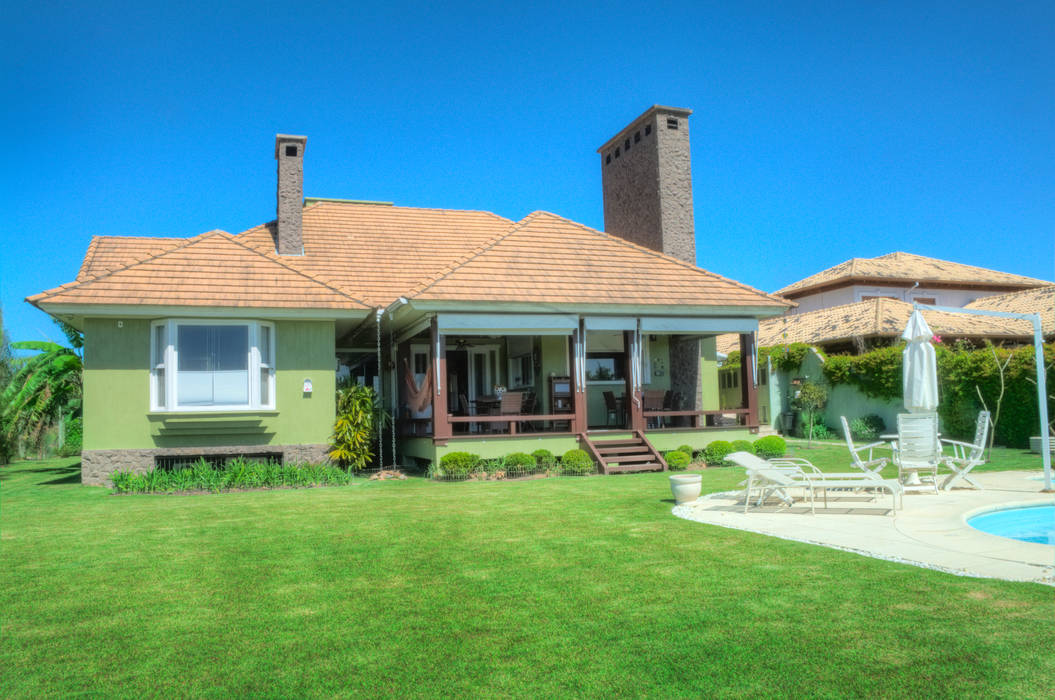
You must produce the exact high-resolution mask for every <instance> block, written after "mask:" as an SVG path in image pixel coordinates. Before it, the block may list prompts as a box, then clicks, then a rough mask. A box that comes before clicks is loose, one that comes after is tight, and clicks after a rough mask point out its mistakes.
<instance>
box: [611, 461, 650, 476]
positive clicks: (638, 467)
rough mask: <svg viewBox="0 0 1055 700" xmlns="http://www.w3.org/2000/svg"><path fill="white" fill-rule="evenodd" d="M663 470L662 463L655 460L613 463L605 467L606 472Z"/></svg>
mask: <svg viewBox="0 0 1055 700" xmlns="http://www.w3.org/2000/svg"><path fill="white" fill-rule="evenodd" d="M659 471H663V465H662V464H657V463H655V462H648V463H646V464H613V465H611V466H608V467H606V468H605V473H606V474H627V473H632V472H659Z"/></svg>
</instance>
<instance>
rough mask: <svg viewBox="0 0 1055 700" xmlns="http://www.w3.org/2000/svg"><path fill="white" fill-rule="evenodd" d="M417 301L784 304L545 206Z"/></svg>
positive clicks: (427, 287) (432, 283)
mask: <svg viewBox="0 0 1055 700" xmlns="http://www.w3.org/2000/svg"><path fill="white" fill-rule="evenodd" d="M406 296H407V297H408V298H412V299H419V300H444V301H469V300H477V299H487V300H490V301H506V302H529V301H530V302H543V303H555V304H556V303H593V304H657V305H659V304H662V305H670V304H690V305H715V306H721V305H742V306H756V307H773V308H775V309H780V308H786V307H787V306H789V303H788V302H787V301H786V300H784V299H780V298H778V297H775V296H773V295H770V294H766V293H765V292H760V291H759V290H757V289H753V288H751V287H748V286H747V285H744V284H740V283H739V282H734V281H732V280H730V279H726V278H725V277H720V276H719V275H716V274H713V273H711V272H707V271H706V270H701V269H699V268H698V267H696V266H695V265H690V264H688V263H685V262H682V261H680V260H677V259H675V258H672V257H669V256H666V255H662V254H660V253H657V252H655V251H653V250H650V249H648V248H643V247H641V246H638V245H635V244H633V243H630V242H628V241H626V240H624V239H622V238H619V237H618V236H612V235H609V234H606V233H603V232H601V231H597V230H594V229H591V228H589V227H587V226H583V225H582V224H578V223H575V222H574V221H569V220H568V219H565V218H562V217H560V216H557V215H555V214H550V213H548V212H534V213H533V214H531V215H529V216H527V217H526V218H524V219H523V220H521V221H520V222H518V223H517V224H516V225H515V226H513V227H512V228H510V229H509V230H508V231H507V232H506V233H504V234H503V235H501V236H499V237H497V238H495V239H493V240H491V241H489V242H487V243H486V244H485V245H483V246H481V247H479V248H477V249H476V250H474V251H472V252H471V253H470V254H468V255H466V256H465V257H463V258H462V259H461V260H459V261H457V262H456V263H455V264H453V265H450V266H449V267H448V268H447V269H446V270H443V271H442V272H441V273H440V274H438V275H436V276H435V277H433V278H432V279H431V280H428V281H426V282H425V283H423V284H421V285H420V286H419V287H418V288H417V289H415V290H413V291H412V292H410V293H409V294H407V295H406Z"/></svg>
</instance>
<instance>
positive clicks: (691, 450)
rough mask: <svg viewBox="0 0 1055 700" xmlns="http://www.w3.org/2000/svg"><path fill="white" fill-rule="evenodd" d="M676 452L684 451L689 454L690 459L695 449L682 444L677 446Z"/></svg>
mask: <svg viewBox="0 0 1055 700" xmlns="http://www.w3.org/2000/svg"><path fill="white" fill-rule="evenodd" d="M678 452H684V453H685V454H687V455H688V456H689V460H690V461H691V460H692V456H693V455H694V454H695V453H696V450H694V449H692V447H691V446H689V445H682V446H681V447H679V448H678Z"/></svg>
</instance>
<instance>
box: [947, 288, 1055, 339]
mask: <svg viewBox="0 0 1055 700" xmlns="http://www.w3.org/2000/svg"><path fill="white" fill-rule="evenodd" d="M964 308H968V309H987V310H989V311H1007V312H1010V313H1014V314H1040V326H1041V328H1042V329H1043V333H1044V335H1045V337H1046V336H1049V335H1051V334H1053V333H1055V286H1050V287H1038V288H1037V289H1027V290H1025V291H1022V292H1011V293H1010V294H998V295H995V296H989V297H982V298H980V299H975V300H974V301H972V302H971V303H970V304H968V305H967V306H966V307H964Z"/></svg>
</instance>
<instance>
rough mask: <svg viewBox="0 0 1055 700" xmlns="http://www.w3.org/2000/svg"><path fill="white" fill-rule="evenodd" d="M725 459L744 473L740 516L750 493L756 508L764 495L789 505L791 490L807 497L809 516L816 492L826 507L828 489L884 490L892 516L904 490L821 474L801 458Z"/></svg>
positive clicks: (869, 478)
mask: <svg viewBox="0 0 1055 700" xmlns="http://www.w3.org/2000/svg"><path fill="white" fill-rule="evenodd" d="M726 459H728V460H730V461H731V462H733V463H734V464H738V465H740V466H741V467H744V468H745V469H746V470H747V488H746V489H745V491H744V513H747V510H748V507H749V506H750V504H751V492H752V491H757V493H758V495H759V498H758V505H761V504H762V503H764V502H765V499H766V497H767V496H769V495H770V494H774V495H776V496H778V497H779V498H780V499H781V500H782V501H784V503H786V504H787V505H789V506H790V505H791V504H792V503H793V502H794V499H793V498H792V496H791V491H792V489H802V491H803V498H804V499H805V498H806V496H809V502H810V512H811V513H816V512H817V509H816V492H817V490H820V491H821V492H822V494H823V496H824V506H825V508H827V507H828V490H829V489H852V490H854V491H860V490H873V491H888V492H889V493H890V496H891V500H892V503H891V506H892V508H891V514H892V515H893V514H894V513H896V511H897V507H898V498H899V497H901V498H903V497H904V489H903V488H902V486H901V484H900V483H898V482H897V481H896V480H894V479H881V478H879V477H878V476H876V475H868V474H860V473H857V472H852V473H850V472H840V473H831V472H822V471H821V470H820V469H818V468H817V467H816V466H814V465H813V464H811V463H810V462H808V461H807V460H805V459H793V458H780V459H773V460H769V461H768V462H767V461H766V460H764V459H762V458H760V457H757V456H755V455H753V454H751V453H750V452H734V453H732V454H730V455H728V456H727V457H726Z"/></svg>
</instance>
